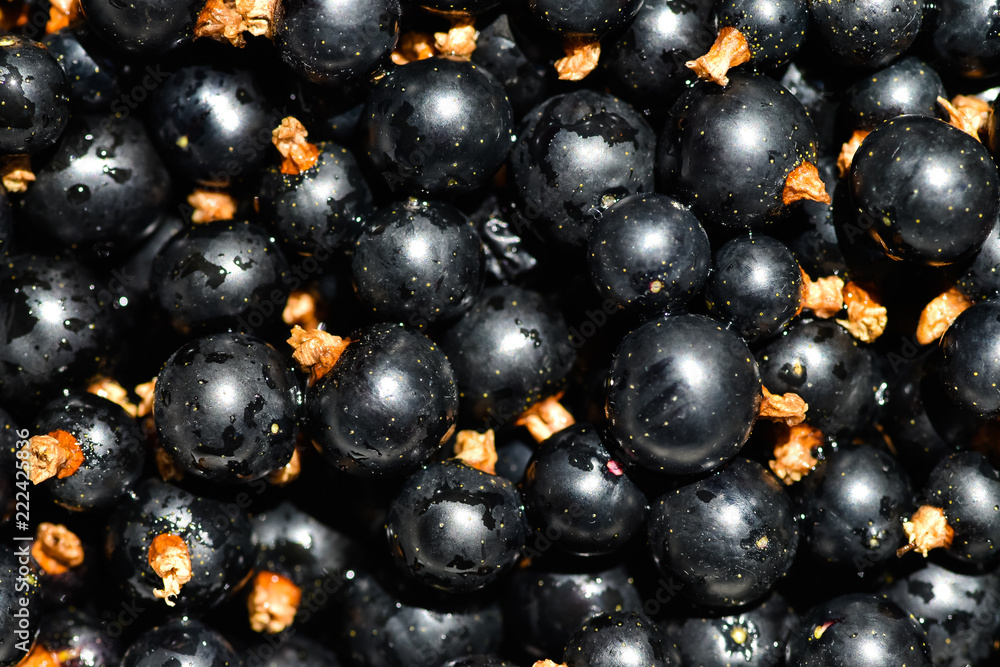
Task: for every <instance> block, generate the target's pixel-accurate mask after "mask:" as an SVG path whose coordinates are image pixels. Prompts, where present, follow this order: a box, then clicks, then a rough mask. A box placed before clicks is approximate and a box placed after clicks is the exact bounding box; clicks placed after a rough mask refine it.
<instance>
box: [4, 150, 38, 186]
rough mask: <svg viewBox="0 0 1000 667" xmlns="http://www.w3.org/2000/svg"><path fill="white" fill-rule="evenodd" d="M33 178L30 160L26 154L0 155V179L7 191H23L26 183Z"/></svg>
mask: <svg viewBox="0 0 1000 667" xmlns="http://www.w3.org/2000/svg"><path fill="white" fill-rule="evenodd" d="M34 180H35V173H34V172H33V171H31V160H29V159H28V156H27V155H5V156H3V157H0V181H2V182H3V186H4V188H6V190H7V192H24V191H25V190H27V189H28V183H31V182H33V181H34Z"/></svg>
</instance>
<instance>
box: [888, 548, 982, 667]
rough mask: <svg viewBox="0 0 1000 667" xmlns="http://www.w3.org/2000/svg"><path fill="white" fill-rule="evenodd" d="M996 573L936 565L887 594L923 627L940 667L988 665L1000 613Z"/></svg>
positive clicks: (894, 585) (929, 565) (890, 587)
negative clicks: (995, 600) (960, 570)
mask: <svg viewBox="0 0 1000 667" xmlns="http://www.w3.org/2000/svg"><path fill="white" fill-rule="evenodd" d="M998 586H1000V580H998V578H997V574H996V572H984V573H981V574H980V573H971V574H960V573H958V572H952V571H950V570H947V569H945V568H943V567H941V566H940V565H937V564H935V563H926V564H924V566H923V567H921V568H920V569H919V570H917V571H916V572H912V573H910V574H908V575H907V576H905V577H902V578H900V579H897V580H895V581H892V582H891V583H889V585H888V586H886V587H884V588H883V589H882V592H883V593H884V594H885V595H886V597H888V598H889V599H890V600H892V601H893V602H895V603H896V604H898V605H899V606H900V607H902V608H903V609H904V610H906V611H907V612H908V613H910V614H912V615H913V617H914V618H916V619H917V621H918V622H919V623H920V625H921V626H922V627H923V629H924V631H925V632H926V633H927V643H928V644H929V645H930V647H931V655H933V656H934V664H935V665H938V666H943V665H951V664H959V661H961V662H963V663H966V664H970V665H975V664H987V663H986V662H985V660H986V659H987V658H989V657H990V655H991V653H993V651H994V649H993V647H992V644H993V640H992V638H993V635H994V633H995V632H996V631H997V628H998V627H1000V613H997V610H996V608H995V605H991V604H990V603H989V602H988V600H991V599H995V598H996V591H997V587H998Z"/></svg>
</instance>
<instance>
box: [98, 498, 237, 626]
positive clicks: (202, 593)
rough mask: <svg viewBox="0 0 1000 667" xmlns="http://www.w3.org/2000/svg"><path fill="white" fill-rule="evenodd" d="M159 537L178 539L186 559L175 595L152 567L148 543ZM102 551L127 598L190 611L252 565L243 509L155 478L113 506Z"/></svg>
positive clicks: (232, 585)
mask: <svg viewBox="0 0 1000 667" xmlns="http://www.w3.org/2000/svg"><path fill="white" fill-rule="evenodd" d="M161 535H173V536H176V537H178V538H180V540H182V541H183V542H184V545H185V547H186V548H187V552H188V557H189V559H190V568H191V578H190V580H189V581H187V583H184V584H182V585H181V586H180V592H179V593H177V594H175V595H166V596H165V595H164V592H165V591H166V592H168V593H169V591H167V588H166V587H165V582H164V579H163V578H162V575H160V574H157V572H156V571H155V570H153V568H152V566H151V565H150V560H151V559H150V550H151V547H153V545H154V543H155V542H156V539H157V538H158V537H159V536H161ZM105 551H106V554H107V557H108V562H109V564H110V570H109V572H111V573H113V576H114V582H116V583H117V584H118V585H119V586H120V587H121V588H122V590H123V592H124V593H125V594H126V596H127V597H128V598H130V599H132V600H135V601H136V602H139V603H141V604H142V605H143V606H150V607H152V606H153V605H158V606H163V605H164V603H165V602H170V603H173V604H176V605H177V607H178V608H180V609H184V610H192V611H196V610H205V609H208V608H210V607H213V606H215V605H217V604H219V603H220V602H222V601H223V600H224V599H225V598H226V597H228V596H229V595H230V594H232V593H233V592H234V591H235V590H236V587H237V585H238V584H239V583H240V582H241V581H243V579H244V578H245V577H246V576H247V574H248V573H249V572H250V569H251V567H253V564H254V548H253V545H252V543H251V539H250V521H249V520H248V519H247V517H246V514H245V513H244V512H243V510H241V509H239V507H238V506H234V505H231V504H230V505H227V504H226V503H223V502H220V501H216V500H211V499H209V498H205V497H202V496H196V495H194V494H192V493H188V492H187V491H184V490H182V489H180V488H178V487H176V486H173V485H171V484H166V483H164V482H161V481H159V480H158V479H150V480H146V481H144V482H141V483H140V484H138V485H137V486H136V487H135V489H133V490H132V491H131V492H130V493H129V495H128V496H127V497H126V498H125V499H124V500H123V501H122V502H121V503H120V504H119V505H118V507H116V508H115V511H114V513H113V514H112V515H111V517H110V519H109V521H108V532H107V539H106V542H105ZM153 551H154V554H155V553H156V550H155V549H154V550H153ZM156 591H158V592H159V594H156ZM164 598H166V600H164Z"/></svg>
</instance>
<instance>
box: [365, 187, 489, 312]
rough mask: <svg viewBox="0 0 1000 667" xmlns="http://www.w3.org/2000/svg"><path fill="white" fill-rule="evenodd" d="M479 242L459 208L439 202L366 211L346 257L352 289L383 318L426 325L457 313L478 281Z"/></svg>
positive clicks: (476, 291) (468, 301)
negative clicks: (360, 228)
mask: <svg viewBox="0 0 1000 667" xmlns="http://www.w3.org/2000/svg"><path fill="white" fill-rule="evenodd" d="M482 245H483V244H482V242H481V241H480V239H479V235H478V234H477V233H476V229H475V227H474V226H473V225H472V223H471V221H470V220H469V219H468V218H467V217H466V216H465V214H463V213H462V212H461V211H460V210H459V209H457V208H455V207H454V206H451V205H450V204H444V203H440V202H423V203H421V202H417V201H415V200H411V201H410V202H408V203H403V204H397V205H395V206H389V207H386V208H383V209H380V210H378V211H376V212H375V213H373V214H371V215H369V216H366V217H365V220H364V227H363V228H362V231H361V234H360V235H359V236H358V240H357V241H356V242H355V244H354V257H353V258H352V260H351V269H352V271H351V272H352V275H353V276H354V290H355V292H357V295H358V298H359V299H360V300H361V302H362V303H364V304H365V305H367V306H369V307H371V309H372V310H373V311H375V314H376V315H377V316H378V317H379V318H380V319H384V320H394V321H399V322H403V323H405V324H408V325H410V326H414V327H421V328H423V327H425V326H427V325H430V324H433V323H434V322H438V321H441V320H448V319H451V318H454V317H457V316H458V315H461V314H462V313H464V312H465V311H467V310H468V309H469V308H471V307H472V304H473V302H475V300H476V298H477V297H478V296H479V293H480V291H481V290H482V286H483V278H484V271H483V268H484V267H483V264H484V257H483V251H482Z"/></svg>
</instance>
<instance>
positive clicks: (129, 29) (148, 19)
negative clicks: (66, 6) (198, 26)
mask: <svg viewBox="0 0 1000 667" xmlns="http://www.w3.org/2000/svg"><path fill="white" fill-rule="evenodd" d="M80 5H81V6H82V8H83V13H84V15H85V16H86V17H87V23H88V24H89V25H90V27H91V29H93V31H94V32H96V33H97V34H98V35H100V36H101V37H102V38H104V40H106V41H107V42H108V44H110V45H111V46H112V48H114V49H116V50H118V51H124V52H127V53H145V54H157V53H164V52H166V51H169V50H170V49H173V48H175V47H177V46H180V45H181V44H183V43H184V42H187V41H190V40H191V37H192V33H193V30H194V24H195V19H196V18H197V15H198V12H199V11H200V10H201V8H202V7H203V6H204V5H205V3H204V1H203V0H181V1H180V2H177V1H176V0H134V1H133V2H128V3H124V2H119V1H118V0H81V1H80Z"/></svg>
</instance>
